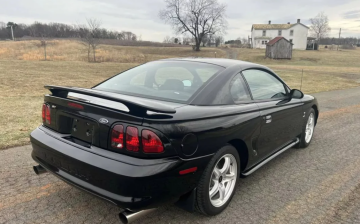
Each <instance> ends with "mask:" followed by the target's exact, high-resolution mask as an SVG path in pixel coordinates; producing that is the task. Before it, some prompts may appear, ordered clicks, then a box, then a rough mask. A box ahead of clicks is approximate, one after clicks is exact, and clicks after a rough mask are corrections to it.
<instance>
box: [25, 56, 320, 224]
mask: <svg viewBox="0 0 360 224" xmlns="http://www.w3.org/2000/svg"><path fill="white" fill-rule="evenodd" d="M45 88H47V89H48V90H49V91H50V92H51V94H48V95H45V97H44V104H43V105H42V121H43V124H42V125H41V126H40V127H38V128H37V129H35V130H34V131H33V132H32V133H31V143H32V147H33V150H32V158H33V159H34V160H35V161H36V162H37V163H38V164H39V165H38V166H35V167H34V171H35V172H36V173H37V174H43V173H46V172H49V173H51V174H53V175H55V176H57V177H58V178H60V179H62V180H63V181H65V182H67V183H69V184H70V185H73V186H75V187H78V188H80V189H82V190H84V191H86V192H89V193H91V194H94V195H96V196H98V197H100V198H102V199H105V200H107V201H109V202H111V203H113V204H115V205H117V206H119V207H121V208H123V209H125V210H124V212H122V213H120V214H119V215H120V220H121V221H123V222H124V223H128V222H131V221H133V220H134V219H136V218H138V217H139V216H141V215H145V214H147V213H149V212H150V211H152V210H154V209H155V208H157V207H159V206H161V205H164V204H167V203H175V204H176V205H178V206H179V207H181V208H183V209H185V210H187V211H198V212H200V213H203V214H205V215H210V216H211V215H217V214H219V213H220V212H222V211H223V210H224V209H225V208H226V207H227V206H228V204H229V203H230V201H231V199H232V197H233V195H234V193H235V189H236V187H237V186H238V185H239V184H238V182H241V179H240V177H245V176H248V175H250V174H251V173H253V172H254V171H256V170H257V169H259V168H260V167H261V166H263V165H264V164H266V163H267V162H268V161H270V160H271V159H273V158H275V157H276V156H277V155H279V154H281V153H282V152H284V151H285V150H288V149H290V148H305V147H307V146H308V145H309V144H310V142H311V139H312V137H313V133H314V128H315V125H316V122H317V118H318V116H319V109H318V103H317V101H316V99H315V98H314V97H313V96H310V95H304V94H303V93H302V92H301V91H300V90H297V89H291V88H289V87H288V86H287V85H286V84H285V82H284V81H283V80H282V79H281V78H279V76H277V75H276V74H275V73H274V72H273V71H272V70H270V69H269V68H267V67H265V66H262V65H258V64H253V63H249V62H243V61H238V60H229V59H216V58H213V59H211V58H209V59H206V58H182V59H166V60H159V61H154V62H148V63H145V64H143V65H140V66H138V67H135V68H132V69H130V70H127V71H124V72H122V73H120V74H118V75H115V76H113V77H111V78H109V79H108V80H105V81H104V82H102V83H100V84H98V85H96V86H94V87H92V88H90V89H85V88H76V87H62V86H45ZM239 187H241V186H239Z"/></svg>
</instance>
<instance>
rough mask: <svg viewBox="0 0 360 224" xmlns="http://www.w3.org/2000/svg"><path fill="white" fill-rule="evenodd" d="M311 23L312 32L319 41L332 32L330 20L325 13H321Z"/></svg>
mask: <svg viewBox="0 0 360 224" xmlns="http://www.w3.org/2000/svg"><path fill="white" fill-rule="evenodd" d="M310 22H311V26H310V31H311V32H312V35H313V36H314V37H316V39H317V40H318V41H320V40H321V39H322V38H324V37H326V36H327V35H328V34H329V32H330V31H331V28H330V26H329V19H328V17H327V16H326V15H325V14H324V12H320V13H319V14H318V15H317V16H316V17H315V18H311V19H310Z"/></svg>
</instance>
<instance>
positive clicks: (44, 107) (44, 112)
mask: <svg viewBox="0 0 360 224" xmlns="http://www.w3.org/2000/svg"><path fill="white" fill-rule="evenodd" d="M45 114H46V104H43V105H42V121H43V123H45V121H46V120H45Z"/></svg>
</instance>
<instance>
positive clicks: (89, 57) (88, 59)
mask: <svg viewBox="0 0 360 224" xmlns="http://www.w3.org/2000/svg"><path fill="white" fill-rule="evenodd" d="M90 49H91V48H90V44H89V48H88V62H90Z"/></svg>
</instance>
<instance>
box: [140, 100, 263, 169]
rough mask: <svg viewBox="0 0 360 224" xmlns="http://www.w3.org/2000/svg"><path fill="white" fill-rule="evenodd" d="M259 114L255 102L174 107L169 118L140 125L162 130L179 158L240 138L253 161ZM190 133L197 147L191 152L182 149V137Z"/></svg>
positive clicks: (203, 153) (210, 150)
mask: <svg viewBox="0 0 360 224" xmlns="http://www.w3.org/2000/svg"><path fill="white" fill-rule="evenodd" d="M260 119H261V118H260V113H259V111H258V106H257V105H256V104H255V103H251V104H242V105H228V106H192V105H188V106H184V107H181V108H177V112H176V114H174V115H173V117H172V118H171V119H163V120H159V119H149V118H145V119H144V122H143V126H145V127H146V126H147V127H151V128H155V129H157V130H159V131H161V132H162V133H164V134H165V135H166V136H167V137H168V138H169V140H170V142H171V144H172V146H173V147H174V148H175V149H176V151H177V153H178V155H179V156H180V157H181V158H182V159H193V158H196V157H201V156H207V155H212V154H214V153H216V152H217V150H219V149H220V148H221V147H222V146H224V145H226V144H228V142H230V141H231V140H235V139H241V140H242V141H244V142H245V144H246V146H247V149H241V150H248V151H249V153H248V154H249V162H248V165H251V164H252V161H253V160H254V159H253V153H251V151H252V150H251V149H252V144H251V143H252V139H253V138H254V137H255V136H258V135H259V133H260V121H261V120H260ZM189 133H193V134H195V135H196V137H197V140H198V147H197V150H196V151H195V153H193V154H192V155H190V156H189V155H188V156H187V155H185V154H184V153H183V152H182V145H181V143H182V139H183V138H184V136H185V135H187V134H189Z"/></svg>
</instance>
